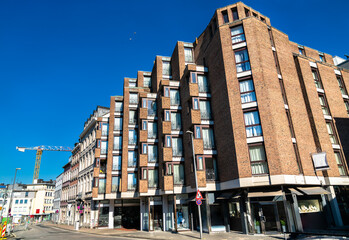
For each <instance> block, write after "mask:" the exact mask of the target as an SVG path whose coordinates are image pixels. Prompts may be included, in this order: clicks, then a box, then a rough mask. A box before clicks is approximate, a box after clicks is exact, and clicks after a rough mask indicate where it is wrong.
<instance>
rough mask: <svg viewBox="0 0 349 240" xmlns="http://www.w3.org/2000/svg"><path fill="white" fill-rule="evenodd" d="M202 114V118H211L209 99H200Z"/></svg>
mask: <svg viewBox="0 0 349 240" xmlns="http://www.w3.org/2000/svg"><path fill="white" fill-rule="evenodd" d="M200 115H201V119H202V120H211V119H212V114H211V104H210V102H209V101H204V100H201V101H200Z"/></svg>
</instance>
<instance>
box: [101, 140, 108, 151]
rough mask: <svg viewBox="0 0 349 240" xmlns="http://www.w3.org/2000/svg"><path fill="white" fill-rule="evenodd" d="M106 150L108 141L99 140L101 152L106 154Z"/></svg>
mask: <svg viewBox="0 0 349 240" xmlns="http://www.w3.org/2000/svg"><path fill="white" fill-rule="evenodd" d="M107 151H108V142H106V141H101V154H106V153H107Z"/></svg>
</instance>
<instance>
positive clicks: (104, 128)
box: [101, 123, 108, 136]
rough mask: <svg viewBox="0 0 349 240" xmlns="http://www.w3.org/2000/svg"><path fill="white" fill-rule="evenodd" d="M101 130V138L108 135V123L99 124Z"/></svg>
mask: <svg viewBox="0 0 349 240" xmlns="http://www.w3.org/2000/svg"><path fill="white" fill-rule="evenodd" d="M101 125H102V126H101V128H102V136H107V135H108V123H101Z"/></svg>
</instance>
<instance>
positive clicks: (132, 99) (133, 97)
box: [130, 93, 138, 104]
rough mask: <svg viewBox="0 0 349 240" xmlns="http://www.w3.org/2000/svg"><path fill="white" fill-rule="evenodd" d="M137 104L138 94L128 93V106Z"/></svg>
mask: <svg viewBox="0 0 349 240" xmlns="http://www.w3.org/2000/svg"><path fill="white" fill-rule="evenodd" d="M137 103H138V94H137V93H130V104H137Z"/></svg>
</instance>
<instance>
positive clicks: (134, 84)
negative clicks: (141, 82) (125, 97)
mask: <svg viewBox="0 0 349 240" xmlns="http://www.w3.org/2000/svg"><path fill="white" fill-rule="evenodd" d="M129 86H130V87H136V86H137V83H136V82H131V81H130V82H129Z"/></svg>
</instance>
